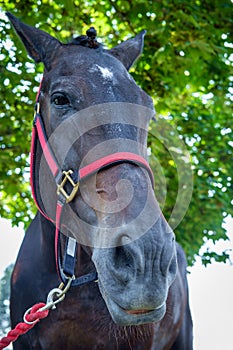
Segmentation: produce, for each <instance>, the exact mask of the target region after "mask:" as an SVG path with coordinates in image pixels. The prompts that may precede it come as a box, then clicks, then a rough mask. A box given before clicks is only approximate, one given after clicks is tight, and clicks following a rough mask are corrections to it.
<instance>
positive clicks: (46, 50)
mask: <svg viewBox="0 0 233 350" xmlns="http://www.w3.org/2000/svg"><path fill="white" fill-rule="evenodd" d="M6 15H7V17H8V18H9V20H10V21H11V23H12V25H13V26H14V28H15V30H16V32H17V34H18V35H19V37H20V39H21V40H22V42H23V44H24V46H25V48H26V50H27V52H28V54H29V56H31V57H32V58H33V59H34V61H35V62H37V63H38V62H43V63H44V65H45V67H46V69H48V70H49V69H50V68H51V67H50V66H51V65H50V62H51V56H52V55H53V54H54V52H55V51H56V49H57V48H58V47H60V46H61V45H62V44H61V43H60V42H59V41H58V40H57V39H55V38H53V37H52V36H51V35H49V34H48V33H46V32H44V31H43V30H40V29H37V28H34V27H31V26H29V25H27V24H25V23H23V22H21V21H20V20H19V19H18V18H17V17H15V16H13V15H12V14H11V13H10V12H7V13H6Z"/></svg>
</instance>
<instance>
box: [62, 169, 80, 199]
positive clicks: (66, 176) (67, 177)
mask: <svg viewBox="0 0 233 350" xmlns="http://www.w3.org/2000/svg"><path fill="white" fill-rule="evenodd" d="M62 174H63V175H64V178H63V179H62V181H61V183H60V184H57V194H58V195H59V194H60V193H61V194H63V196H64V197H65V198H66V203H69V202H71V201H72V200H73V199H74V197H75V195H76V193H77V192H78V187H79V182H77V183H74V181H73V180H72V178H71V177H70V175H71V174H73V171H72V170H68V171H63V172H62ZM67 181H69V183H70V184H71V185H72V186H73V189H72V191H71V193H70V194H68V193H67V192H66V191H65V189H64V186H65V184H66V182H67Z"/></svg>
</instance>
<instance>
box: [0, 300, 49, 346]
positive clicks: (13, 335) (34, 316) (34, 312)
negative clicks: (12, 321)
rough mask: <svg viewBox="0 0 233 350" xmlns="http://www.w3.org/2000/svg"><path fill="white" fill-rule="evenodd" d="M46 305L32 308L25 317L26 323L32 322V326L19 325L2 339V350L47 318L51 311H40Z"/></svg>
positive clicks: (42, 304) (36, 305)
mask: <svg viewBox="0 0 233 350" xmlns="http://www.w3.org/2000/svg"><path fill="white" fill-rule="evenodd" d="M45 305H46V304H44V303H38V304H35V305H34V306H33V307H32V308H31V310H30V312H29V313H28V314H27V315H26V316H25V319H26V322H30V324H28V323H25V322H20V323H18V324H17V326H16V327H15V328H14V329H12V330H11V331H9V332H8V333H7V336H6V337H3V338H2V339H0V350H2V349H4V348H6V347H7V346H8V345H9V344H10V343H12V342H14V341H15V340H17V338H18V337H19V336H20V335H22V334H25V333H27V332H28V331H29V330H30V329H31V328H33V327H34V326H35V325H36V324H37V323H38V322H39V321H40V319H43V318H45V317H47V316H48V314H49V310H44V311H40V309H41V308H42V307H44V306H45ZM31 322H33V323H31Z"/></svg>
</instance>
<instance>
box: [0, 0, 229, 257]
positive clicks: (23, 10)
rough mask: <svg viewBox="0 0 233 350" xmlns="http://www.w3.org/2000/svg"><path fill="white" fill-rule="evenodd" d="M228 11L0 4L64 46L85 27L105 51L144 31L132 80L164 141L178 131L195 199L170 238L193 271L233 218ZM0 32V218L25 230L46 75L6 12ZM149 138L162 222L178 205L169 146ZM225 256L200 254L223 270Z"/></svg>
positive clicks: (153, 5)
mask: <svg viewBox="0 0 233 350" xmlns="http://www.w3.org/2000/svg"><path fill="white" fill-rule="evenodd" d="M232 9H233V8H232V2H231V1H230V0H203V1H200V0H193V1H185V0H159V1H152V0H148V1H145V0H135V1H132V0H129V1H126V0H121V1H119V0H101V1H98V2H97V1H93V0H88V1H84V0H74V1H70V0H65V1H64V0H62V1H61V0H57V1H56V2H54V1H50V0H37V1H36V0H30V1H22V2H21V1H16V2H14V3H13V2H12V1H8V0H5V1H4V3H3V4H2V5H1V11H6V10H7V11H11V12H12V13H14V14H15V15H16V16H18V17H19V18H20V19H21V20H23V21H24V22H26V23H27V24H30V25H35V26H37V27H39V28H41V29H43V30H45V31H47V32H49V33H50V34H52V35H54V36H55V37H57V38H58V39H59V40H61V41H63V42H66V41H68V39H70V37H71V36H72V35H77V34H81V33H85V31H86V30H87V29H88V28H89V27H90V25H94V26H95V28H96V29H97V31H98V36H99V38H101V39H102V42H103V43H104V45H106V46H108V47H112V46H114V45H116V44H117V43H118V42H119V41H122V40H125V39H126V38H128V37H130V36H132V35H135V34H136V33H138V32H139V31H140V30H143V29H146V30H147V35H146V38H145V48H144V53H143V55H142V57H141V59H140V60H139V61H138V62H137V64H136V66H135V67H134V68H133V69H132V70H131V74H132V75H133V77H134V79H135V80H136V81H137V83H138V84H139V85H140V86H141V87H142V88H143V89H144V90H145V91H146V92H147V93H148V94H149V95H151V96H152V98H153V99H154V104H155V109H156V112H157V118H158V119H159V120H160V119H165V120H167V121H168V122H169V125H171V130H170V131H168V133H167V137H168V138H171V139H172V137H173V130H177V131H178V132H179V135H180V136H179V138H180V139H181V140H182V141H183V142H184V143H185V144H186V147H187V149H188V151H189V153H190V155H191V164H192V171H193V193H192V200H191V202H190V205H189V209H188V211H187V213H186V215H185V217H184V219H183V221H182V222H181V223H180V224H179V226H178V227H177V228H176V230H175V232H176V236H177V240H178V241H179V242H180V243H181V244H182V246H183V247H184V249H185V251H186V253H187V256H188V258H189V261H190V263H192V262H193V259H194V257H195V255H196V254H198V252H199V250H200V247H201V246H202V245H203V243H204V242H205V241H207V240H208V239H211V240H212V241H213V242H216V241H218V240H219V239H224V240H225V239H227V236H226V232H225V230H224V229H223V228H222V222H223V220H224V217H226V216H227V215H229V214H230V215H232V214H233V209H232V198H233V187H232V147H233V141H232V114H231V108H230V103H231V101H232V91H233V90H232V60H233V58H232V54H231V49H232V45H231V44H230V42H231V40H232V38H231V34H232V33H231V30H232ZM0 33H1V54H0V58H1V66H0V72H1V77H2V80H1V81H2V86H1V92H0V97H1V104H2V108H1V113H0V118H1V124H0V125H1V126H0V127H1V133H0V141H1V154H0V157H1V158H0V159H1V162H0V191H1V198H0V204H1V206H0V215H1V216H2V217H7V218H10V219H12V221H13V223H14V224H18V223H19V222H20V221H23V222H24V223H25V224H26V225H27V224H28V222H29V221H30V219H31V217H32V216H33V213H34V212H35V208H34V206H33V203H32V200H31V195H30V189H29V186H28V172H29V165H28V154H29V148H30V133H31V124H32V114H33V104H34V99H35V92H36V87H37V86H38V81H39V78H40V75H41V73H42V71H43V67H42V66H41V65H39V66H35V65H34V63H33V62H32V61H31V59H29V58H28V57H27V55H26V52H25V50H24V48H23V46H22V44H21V43H20V41H19V39H18V38H17V36H16V35H15V34H14V32H13V29H12V28H11V26H10V24H9V22H8V20H7V18H6V17H5V16H4V15H3V12H2V13H1V23H0ZM155 134H156V124H151V128H150V135H149V147H150V149H151V151H152V156H151V163H153V161H156V160H158V161H159V164H160V167H161V168H162V172H163V175H164V176H165V178H166V186H167V188H166V190H167V195H166V201H165V203H164V208H163V211H164V214H165V216H166V217H169V214H170V212H171V211H172V208H173V207H174V205H175V201H176V198H177V188H178V180H179V179H178V175H177V164H175V163H174V160H173V158H172V152H171V151H169V152H168V150H167V149H166V145H165V143H166V139H162V138H161V137H160V139H159V141H158V138H156V137H154V135H155ZM177 147H178V146H177ZM177 147H174V145H173V149H176V150H177ZM182 156H183V154H182V152H181V155H180V159H181V157H182ZM177 157H178V158H179V147H178V151H177ZM178 158H177V159H178ZM158 197H159V194H158ZM227 256H228V255H227V253H226V252H223V254H222V255H218V254H215V252H204V253H203V255H202V259H203V262H204V263H206V262H209V261H210V260H211V259H216V260H219V261H221V260H222V261H226V259H227Z"/></svg>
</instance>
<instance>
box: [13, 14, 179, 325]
mask: <svg viewBox="0 0 233 350" xmlns="http://www.w3.org/2000/svg"><path fill="white" fill-rule="evenodd" d="M8 16H9V18H10V20H11V22H12V23H13V25H14V27H15V29H16V31H17V33H18V35H19V36H20V38H21V39H22V41H23V43H24V45H25V47H26V49H27V51H28V53H29V55H30V56H31V57H32V58H33V59H34V60H35V61H36V62H43V64H44V67H45V71H44V76H43V81H42V84H41V89H40V95H39V98H38V101H39V104H40V107H39V108H40V113H41V116H42V119H43V122H44V127H45V132H46V134H47V137H48V139H49V141H50V143H51V145H52V148H53V150H54V152H55V154H56V157H57V159H58V161H59V164H61V168H63V169H65V170H67V169H80V167H82V166H88V165H89V164H91V163H92V162H93V161H96V160H98V158H99V157H105V156H108V155H111V154H113V153H116V152H130V153H131V154H133V153H135V154H137V155H139V156H140V157H141V158H144V159H146V157H147V155H146V148H147V127H148V124H149V120H150V118H151V117H152V116H153V114H154V110H153V103H152V99H151V98H150V97H149V96H148V95H147V94H146V93H145V92H144V91H143V90H142V89H141V88H140V87H139V86H138V85H137V84H136V83H135V81H134V79H133V78H132V76H131V75H130V74H129V73H128V70H129V69H130V67H131V66H132V64H133V63H134V61H135V60H136V59H137V58H138V57H139V55H140V54H141V52H142V47H143V38H144V34H145V32H141V33H140V34H138V35H137V36H136V37H134V38H131V39H128V40H126V41H125V42H122V43H120V44H119V45H117V46H116V47H114V48H112V49H110V50H107V49H105V48H104V47H103V46H102V45H100V44H99V43H98V42H97V41H96V39H95V31H94V30H93V29H91V30H90V31H89V32H88V33H87V36H82V37H78V38H77V39H75V40H73V41H72V42H70V43H67V44H63V43H61V42H60V41H58V40H57V39H55V38H54V37H52V36H50V35H49V34H47V33H45V32H44V31H42V30H39V29H37V28H33V27H30V26H28V25H26V24H23V23H22V22H20V21H19V20H18V19H16V18H15V17H14V16H12V15H11V14H8ZM148 168H149V166H146V169H144V168H143V167H142V166H140V164H137V163H136V162H133V161H127V160H125V161H119V162H115V163H114V164H110V165H108V166H105V167H103V168H101V169H100V170H99V171H96V172H94V173H92V174H91V175H90V176H88V177H87V178H85V179H84V180H83V181H82V182H80V184H79V190H78V192H77V194H76V196H75V197H74V198H73V199H72V200H71V201H70V202H69V203H68V204H66V205H65V209H64V215H63V219H62V230H63V231H64V234H65V235H68V236H69V235H72V237H74V238H75V239H76V240H77V241H79V242H80V243H81V244H82V245H83V247H84V249H85V250H86V252H87V253H88V254H89V256H90V259H91V260H92V262H93V263H94V265H95V268H96V270H97V273H98V285H99V289H100V292H101V294H102V297H103V299H104V301H105V303H106V305H107V308H108V310H109V312H110V314H111V316H112V319H113V320H114V321H115V322H116V323H118V324H119V325H138V324H143V323H150V322H156V321H159V320H161V319H162V318H163V316H164V315H165V312H166V299H167V296H168V290H169V287H170V286H171V284H172V282H173V281H174V279H175V276H176V268H177V261H176V249H175V240H174V233H173V232H172V230H171V228H170V227H169V225H168V223H167V222H166V220H165V218H164V216H163V214H162V212H161V210H160V208H159V205H158V203H157V200H156V197H155V195H154V191H153V181H152V180H151V176H150V171H149V170H148ZM35 177H36V183H37V186H38V189H37V192H38V193H40V196H39V199H38V201H39V202H40V205H41V206H43V208H44V211H45V212H46V214H47V215H48V216H49V217H50V218H52V219H53V220H55V219H54V216H55V211H56V201H57V188H56V182H55V181H54V177H53V176H52V174H51V172H50V170H49V167H48V165H47V163H46V162H45V161H43V154H42V150H41V149H40V147H39V146H38V147H37V154H36V166H35ZM69 186H70V184H68V183H67V184H66V187H67V188H68V187H69Z"/></svg>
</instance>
